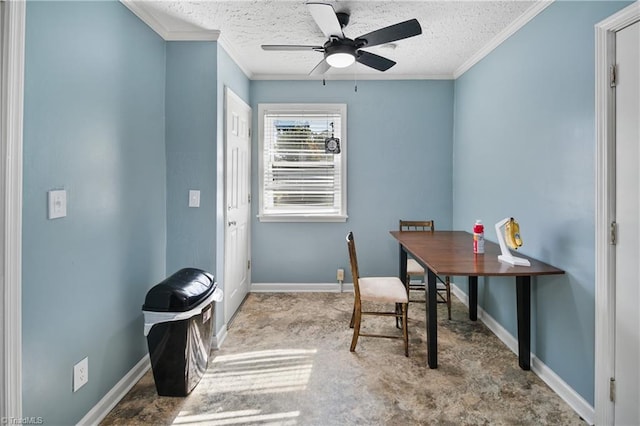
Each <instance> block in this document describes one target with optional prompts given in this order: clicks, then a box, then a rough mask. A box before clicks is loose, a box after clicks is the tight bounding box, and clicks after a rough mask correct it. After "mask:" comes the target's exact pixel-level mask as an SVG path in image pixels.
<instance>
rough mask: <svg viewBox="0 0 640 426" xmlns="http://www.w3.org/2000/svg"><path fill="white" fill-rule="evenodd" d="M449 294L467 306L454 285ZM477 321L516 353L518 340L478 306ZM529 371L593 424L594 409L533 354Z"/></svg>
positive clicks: (465, 300)
mask: <svg viewBox="0 0 640 426" xmlns="http://www.w3.org/2000/svg"><path fill="white" fill-rule="evenodd" d="M451 292H452V293H453V294H454V296H456V297H457V298H458V299H459V300H460V301H461V302H462V303H463V304H464V305H465V306H467V307H468V306H469V298H468V296H467V295H466V294H465V293H464V292H463V291H462V290H461V289H460V288H459V287H458V286H456V285H454V284H453V283H452V284H451ZM478 319H479V320H481V321H482V322H483V323H484V325H486V326H487V328H488V329H489V330H491V332H492V333H493V334H495V335H496V337H498V339H500V340H501V341H502V343H504V344H505V345H506V346H507V347H508V348H509V349H511V351H512V352H513V353H515V354H517V353H518V340H517V339H516V338H515V337H513V336H512V335H511V334H510V333H509V332H508V331H507V330H506V329H505V328H504V327H502V325H500V323H498V321H496V320H495V319H494V318H493V317H491V315H489V314H488V313H487V312H486V311H485V310H483V309H482V308H481V307H480V306H478ZM531 371H533V372H534V373H535V374H536V375H537V376H538V377H540V379H542V381H544V382H545V383H546V384H547V385H548V386H549V387H550V388H551V389H552V390H553V391H554V392H555V393H556V394H558V396H560V398H562V399H563V400H564V401H565V402H566V403H567V404H568V405H569V406H570V407H571V408H572V409H573V410H574V411H575V412H576V413H577V414H578V415H579V416H580V417H582V418H583V419H584V420H585V421H586V422H587V423H589V424H593V419H594V413H595V412H594V409H593V407H591V405H589V403H588V402H587V401H586V400H585V399H584V398H582V396H580V395H579V394H578V393H577V392H576V391H575V390H574V389H573V388H572V387H571V386H569V385H568V384H567V383H566V382H565V381H563V380H562V379H561V378H560V376H558V375H557V374H556V373H555V372H554V371H553V370H552V369H551V368H549V367H548V366H547V365H545V364H544V363H543V362H542V361H540V359H539V358H537V357H536V356H535V354H533V353H531Z"/></svg>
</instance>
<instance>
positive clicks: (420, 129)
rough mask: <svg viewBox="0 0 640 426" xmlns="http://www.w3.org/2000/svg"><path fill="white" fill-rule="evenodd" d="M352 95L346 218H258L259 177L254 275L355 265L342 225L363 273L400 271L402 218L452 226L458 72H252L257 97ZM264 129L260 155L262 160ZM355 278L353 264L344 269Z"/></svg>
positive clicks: (327, 277)
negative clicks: (407, 75) (437, 75)
mask: <svg viewBox="0 0 640 426" xmlns="http://www.w3.org/2000/svg"><path fill="white" fill-rule="evenodd" d="M278 102H294V103H295V102H297V103H305V102H326V103H346V104H347V123H348V131H347V140H346V146H347V151H348V154H347V155H348V157H347V158H348V160H347V161H348V166H347V167H348V173H347V175H348V177H347V197H348V215H349V218H348V220H347V222H346V223H261V222H259V221H258V220H257V218H256V217H255V216H256V215H257V214H258V200H257V196H258V194H259V189H258V186H257V185H258V180H257V175H255V176H254V177H253V184H252V185H253V193H254V194H255V195H256V197H254V200H255V201H254V203H253V212H252V213H253V222H252V267H253V270H252V274H253V275H252V281H253V282H256V283H331V282H335V277H336V269H337V268H339V267H340V268H345V270H346V271H349V259H348V252H347V248H346V243H345V239H344V238H345V235H346V233H347V232H348V231H350V230H352V231H353V232H354V234H355V237H356V241H357V245H358V260H359V262H360V267H361V270H362V273H363V274H365V275H395V274H397V270H398V260H397V256H398V247H397V244H395V243H394V240H393V238H392V237H391V236H390V235H389V232H388V231H389V230H392V229H396V228H397V227H398V220H399V219H401V218H403V219H421V218H425V219H427V218H430V219H434V220H435V221H436V224H437V226H438V228H439V229H450V227H451V215H452V197H451V194H452V184H451V176H452V169H451V167H452V161H451V155H452V144H451V141H452V131H453V81H444V80H443V81H361V82H358V91H357V92H355V91H354V83H353V82H350V81H328V82H327V85H326V86H323V85H322V82H319V81H252V82H251V104H252V107H253V111H254V120H253V122H254V129H257V128H258V116H257V112H258V104H260V103H278ZM258 134H259V132H258V131H254V133H253V135H254V138H253V142H254V145H253V156H252V158H253V160H252V161H253V164H254V170H257V166H258V138H257V137H258ZM346 280H347V282H349V281H350V280H351V278H350V271H349V272H348V276H347V277H346Z"/></svg>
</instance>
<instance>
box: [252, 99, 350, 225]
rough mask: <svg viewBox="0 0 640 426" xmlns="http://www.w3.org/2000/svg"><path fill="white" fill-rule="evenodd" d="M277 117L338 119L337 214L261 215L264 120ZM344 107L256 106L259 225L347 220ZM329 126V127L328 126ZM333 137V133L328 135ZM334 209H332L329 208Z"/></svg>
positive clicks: (339, 104) (332, 104) (315, 105)
mask: <svg viewBox="0 0 640 426" xmlns="http://www.w3.org/2000/svg"><path fill="white" fill-rule="evenodd" d="M279 113H294V114H316V113H320V114H326V113H330V114H336V115H337V114H339V115H340V133H339V134H338V136H339V137H340V139H341V141H342V144H341V153H340V154H339V156H340V158H339V162H340V211H339V212H336V213H331V212H326V211H325V212H319V213H316V214H305V213H304V212H300V211H296V212H292V213H285V212H273V213H269V212H265V206H264V205H265V196H264V194H265V179H264V178H265V166H267V165H266V164H265V160H264V151H265V116H267V115H270V114H279ZM347 121H348V116H347V104H346V103H262V104H258V215H257V217H258V220H259V221H260V222H346V220H347V217H348V215H347V212H348V207H347V204H348V203H347V200H348V197H347V189H348V185H347V176H348V167H347V164H348V161H347V152H348V146H349V142H348V138H347V129H348V127H347ZM332 124H333V123H332ZM332 134H333V133H332ZM333 207H335V205H334V206H333Z"/></svg>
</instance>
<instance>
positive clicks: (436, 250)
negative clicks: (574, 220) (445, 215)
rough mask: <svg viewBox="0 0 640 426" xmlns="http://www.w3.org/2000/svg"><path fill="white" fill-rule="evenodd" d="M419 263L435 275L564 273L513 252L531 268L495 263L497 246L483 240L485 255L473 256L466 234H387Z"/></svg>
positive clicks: (398, 232) (470, 239)
mask: <svg viewBox="0 0 640 426" xmlns="http://www.w3.org/2000/svg"><path fill="white" fill-rule="evenodd" d="M390 232H391V235H393V237H394V238H395V239H397V240H398V242H399V243H400V244H401V245H402V246H403V247H404V248H405V250H406V251H407V252H408V253H410V254H411V256H412V257H413V258H414V259H416V260H417V261H418V262H420V263H422V264H423V265H426V266H427V267H428V268H429V269H431V271H433V272H434V273H435V274H437V275H454V276H455V275H459V276H468V275H477V276H488V275H491V276H494V275H504V276H526V275H555V274H564V271H563V270H562V269H558V268H556V267H555V266H551V265H549V264H547V263H544V262H540V261H539V260H536V259H533V258H531V257H529V256H525V255H523V254H521V253H517V252H514V251H512V253H513V254H514V256H517V257H523V258H525V259H528V260H529V261H530V262H531V266H512V265H510V264H508V263H504V262H501V261H499V260H498V255H499V254H501V252H500V246H499V245H498V244H496V243H493V242H491V241H487V240H485V243H484V244H485V245H484V248H485V252H484V254H475V253H473V235H471V234H470V233H468V232H465V231H434V232H430V231H425V232H422V231H404V232H401V231H390Z"/></svg>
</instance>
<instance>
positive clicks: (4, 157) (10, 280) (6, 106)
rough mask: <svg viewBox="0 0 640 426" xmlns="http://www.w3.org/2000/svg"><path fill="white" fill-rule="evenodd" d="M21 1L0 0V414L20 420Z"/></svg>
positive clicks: (22, 98) (22, 48)
mask: <svg viewBox="0 0 640 426" xmlns="http://www.w3.org/2000/svg"><path fill="white" fill-rule="evenodd" d="M25 13H26V3H25V1H24V0H17V1H6V2H5V1H3V7H2V13H1V14H0V20H1V23H2V25H0V28H1V31H2V36H1V37H0V40H1V41H2V48H1V49H0V52H1V53H2V61H0V62H1V63H2V69H1V70H0V76H1V77H2V78H1V81H0V84H2V90H1V91H0V93H2V97H1V99H0V120H1V126H0V142H1V143H0V161H2V166H0V171H1V173H0V184H1V185H0V217H1V218H2V221H1V222H0V223H1V224H0V232H1V235H2V238H0V240H1V241H2V244H3V245H2V247H1V248H0V255H1V256H2V259H1V260H0V261H1V262H2V264H1V265H0V272H1V273H2V276H1V277H0V303H2V312H3V317H2V320H1V321H0V324H1V325H2V334H1V335H0V336H1V339H2V341H1V342H0V383H1V384H0V386H2V387H1V388H0V394H1V395H3V396H2V398H0V399H1V400H0V417H2V418H6V419H20V418H22V115H23V104H24V32H25Z"/></svg>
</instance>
